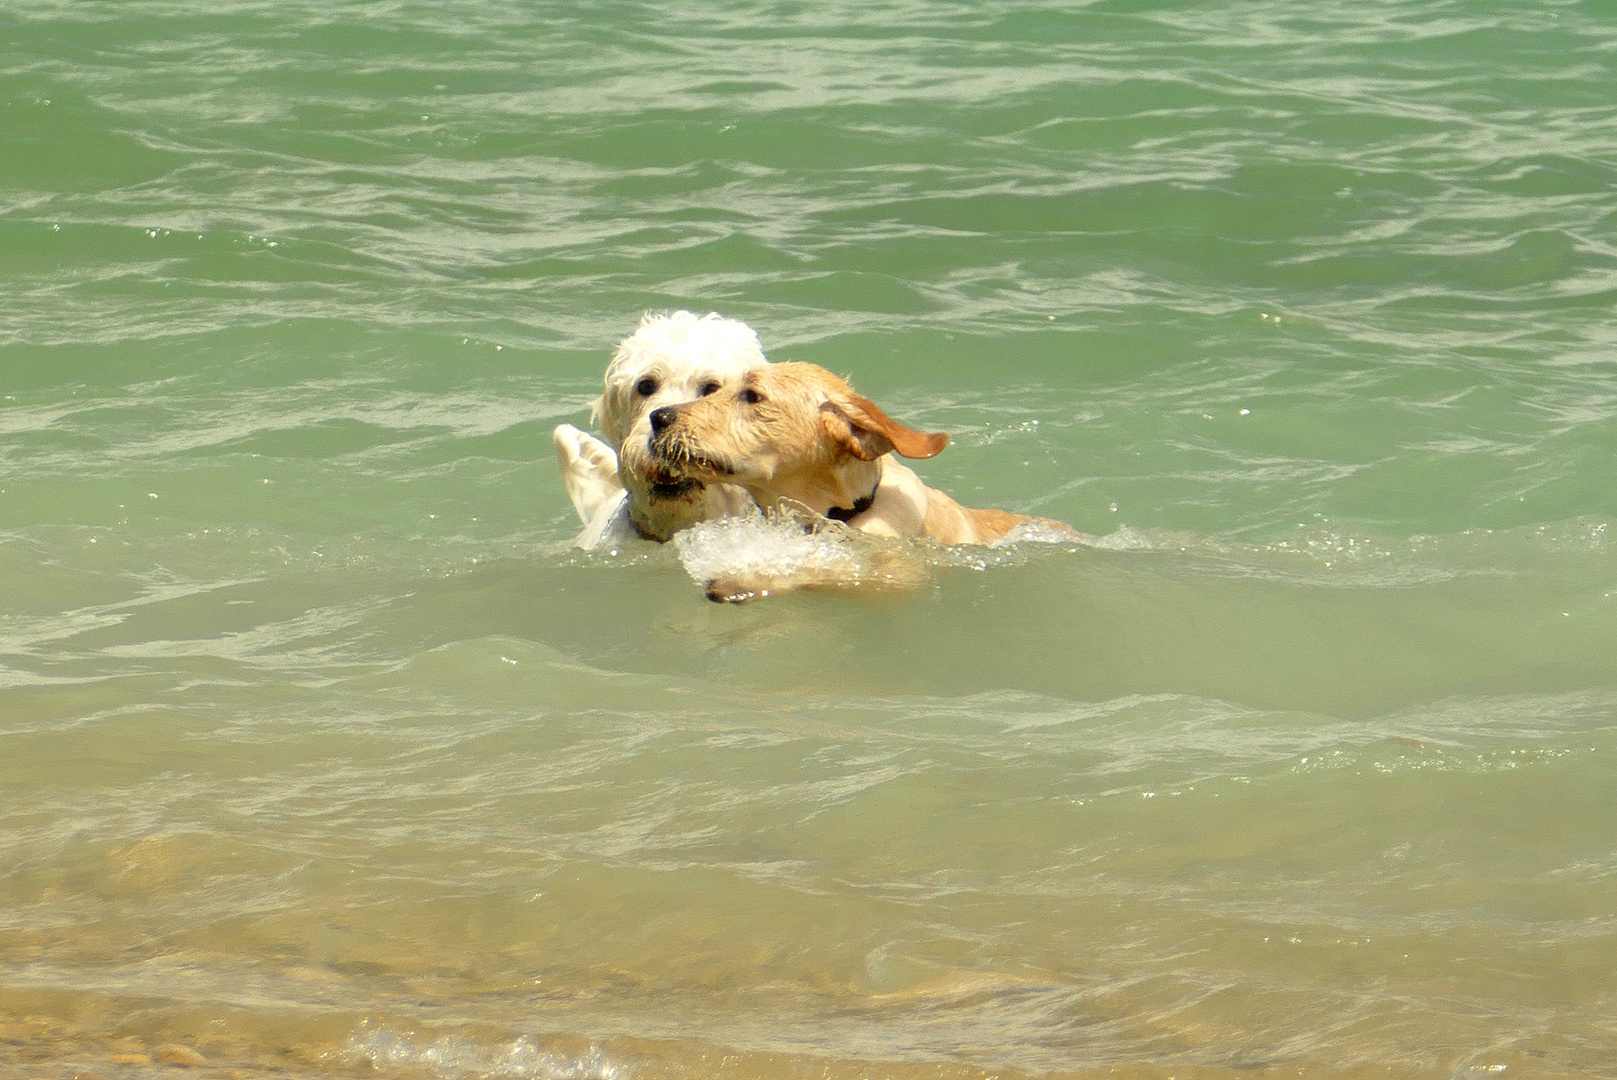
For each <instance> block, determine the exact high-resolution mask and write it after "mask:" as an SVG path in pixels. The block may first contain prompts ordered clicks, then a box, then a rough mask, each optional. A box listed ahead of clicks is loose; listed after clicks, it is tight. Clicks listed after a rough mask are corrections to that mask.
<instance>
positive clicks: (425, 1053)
mask: <svg viewBox="0 0 1617 1080" xmlns="http://www.w3.org/2000/svg"><path fill="white" fill-rule="evenodd" d="M342 1057H344V1058H346V1059H348V1060H350V1061H363V1062H367V1063H369V1064H370V1065H372V1066H373V1067H382V1066H403V1067H405V1068H417V1069H426V1070H429V1071H431V1072H433V1073H435V1074H437V1075H438V1076H443V1077H450V1078H453V1077H463V1076H480V1077H515V1078H518V1080H623V1078H624V1077H626V1076H627V1075H628V1072H627V1070H625V1069H624V1068H623V1067H622V1066H620V1065H616V1064H614V1063H612V1062H610V1061H608V1060H607V1059H606V1057H605V1056H604V1055H603V1054H602V1053H601V1051H600V1048H599V1047H596V1046H593V1045H592V1046H591V1047H590V1048H589V1049H588V1050H587V1051H586V1052H585V1053H584V1054H583V1055H582V1056H579V1057H573V1056H571V1055H569V1054H565V1053H560V1052H557V1051H554V1050H547V1049H545V1048H544V1047H542V1046H540V1045H538V1044H536V1043H535V1042H533V1040H531V1039H529V1038H528V1037H526V1036H523V1037H521V1038H517V1039H513V1040H511V1041H509V1042H495V1043H485V1042H478V1041H476V1040H473V1039H470V1038H466V1037H464V1036H462V1035H454V1034H451V1035H441V1036H439V1037H438V1038H435V1039H434V1038H422V1037H421V1036H419V1035H417V1034H416V1033H415V1032H410V1031H402V1032H401V1031H392V1030H388V1029H385V1028H384V1029H380V1030H368V1031H362V1032H356V1033H355V1034H354V1035H353V1036H352V1037H351V1038H350V1039H349V1041H348V1047H347V1049H346V1051H345V1052H344V1053H343V1054H342Z"/></svg>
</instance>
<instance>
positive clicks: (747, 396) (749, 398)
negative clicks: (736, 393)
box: [741, 386, 764, 405]
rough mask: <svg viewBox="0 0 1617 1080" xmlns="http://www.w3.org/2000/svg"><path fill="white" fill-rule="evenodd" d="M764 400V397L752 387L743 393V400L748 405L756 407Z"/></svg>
mask: <svg viewBox="0 0 1617 1080" xmlns="http://www.w3.org/2000/svg"><path fill="white" fill-rule="evenodd" d="M763 399H764V396H763V395H762V394H760V393H759V392H758V391H756V390H754V389H753V388H752V387H750V386H749V387H747V388H746V389H745V390H743V391H741V400H742V401H745V402H746V403H747V404H748V405H756V404H758V403H759V402H760V401H762V400H763Z"/></svg>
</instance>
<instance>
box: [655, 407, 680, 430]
mask: <svg viewBox="0 0 1617 1080" xmlns="http://www.w3.org/2000/svg"><path fill="white" fill-rule="evenodd" d="M678 415H679V414H678V413H677V412H675V411H674V407H673V406H672V405H664V406H663V407H662V408H660V409H653V410H651V433H652V434H653V435H659V434H661V433H662V430H663V428H666V427H667V426H668V425H669V424H672V423H673V422H674V417H676V416H678Z"/></svg>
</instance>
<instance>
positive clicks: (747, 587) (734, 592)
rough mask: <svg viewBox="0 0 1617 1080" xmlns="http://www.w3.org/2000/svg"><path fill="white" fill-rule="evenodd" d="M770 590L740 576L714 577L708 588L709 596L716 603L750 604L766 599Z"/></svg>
mask: <svg viewBox="0 0 1617 1080" xmlns="http://www.w3.org/2000/svg"><path fill="white" fill-rule="evenodd" d="M770 591H771V590H769V589H766V588H764V587H762V586H761V585H759V584H758V583H757V582H749V581H744V580H742V579H740V578H714V579H713V580H712V581H710V582H708V583H707V589H706V592H707V598H708V599H709V600H711V601H713V602H714V603H715V604H748V603H751V602H752V601H754V600H762V599H764V598H765V597H766V596H768V595H769V594H770Z"/></svg>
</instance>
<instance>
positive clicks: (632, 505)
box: [555, 311, 769, 548]
mask: <svg viewBox="0 0 1617 1080" xmlns="http://www.w3.org/2000/svg"><path fill="white" fill-rule="evenodd" d="M768 362H769V361H768V360H766V359H765V358H764V350H763V346H762V345H760V344H759V342H758V335H757V334H756V333H754V332H753V329H752V327H750V326H748V325H747V324H746V323H743V322H737V321H736V320H735V319H725V318H722V317H720V316H719V315H717V314H714V313H709V314H707V315H701V316H698V315H696V314H694V313H692V312H689V311H675V312H671V313H669V314H666V315H655V314H648V315H646V316H645V317H644V318H643V319H641V320H640V328H639V329H638V330H636V331H635V332H634V333H633V334H631V335H629V336H628V337H627V338H624V339H623V341H622V343H621V344H619V345H618V351H617V353H616V354H615V355H614V356H613V357H612V362H611V364H609V365H608V366H607V369H606V388H605V390H604V391H603V392H602V394H601V396H600V397H599V398H597V399H596V400H595V402H594V403H593V405H592V406H591V408H590V414H591V417H592V418H593V419H594V420H595V421H596V423H597V424H598V425H599V426H600V429H601V434H602V435H604V436H605V437H606V441H605V442H602V441H601V440H600V439H597V438H595V437H594V436H592V435H588V434H586V433H585V432H583V431H580V430H579V429H578V428H576V427H573V426H572V425H571V424H562V425H561V426H560V427H558V428H557V429H556V431H555V441H556V459H557V462H558V463H559V464H560V466H561V476H562V484H563V485H564V486H565V487H566V489H567V496H568V498H570V499H571V500H572V502H573V508H574V509H575V510H577V511H578V515H579V517H581V518H582V519H583V520H584V523H585V527H584V531H583V532H581V533H580V534H579V535H578V537H577V539H575V540H574V541H573V543H574V545H575V546H577V547H583V548H592V547H596V546H599V545H601V544H604V543H611V542H614V541H619V540H623V539H627V538H629V537H633V536H641V537H645V538H646V539H648V540H658V541H663V540H667V539H668V538H669V537H670V536H672V535H673V534H674V533H676V532H678V531H679V530H680V529H684V528H687V527H689V526H691V525H694V524H696V523H697V522H698V521H706V520H708V519H709V518H716V517H723V516H724V515H726V514H733V513H737V512H740V511H742V510H745V509H747V508H748V507H751V506H752V505H753V501H752V497H751V496H750V495H748V494H747V493H746V492H745V491H744V490H742V489H741V488H739V487H735V486H734V485H731V484H722V483H711V484H704V483H702V482H700V481H696V480H692V479H688V478H684V477H675V476H673V475H671V474H669V473H668V472H667V470H666V469H663V468H661V467H660V466H659V465H658V464H657V462H656V461H655V460H654V459H653V458H652V456H651V453H650V449H649V448H650V443H651V434H652V432H651V421H650V416H651V413H652V412H653V411H654V410H656V409H659V408H661V407H663V406H665V405H677V404H680V403H683V402H686V401H694V400H696V399H697V398H699V397H705V396H707V395H708V394H711V393H714V392H715V391H717V390H720V389H724V388H726V387H729V386H734V385H736V384H737V383H738V382H739V380H740V378H741V376H742V375H744V374H745V373H746V372H747V371H749V370H751V369H752V368H755V367H761V366H763V365H765V364H767V363H768Z"/></svg>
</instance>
